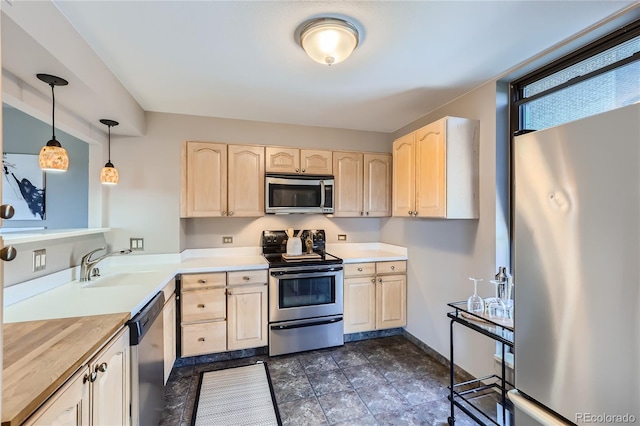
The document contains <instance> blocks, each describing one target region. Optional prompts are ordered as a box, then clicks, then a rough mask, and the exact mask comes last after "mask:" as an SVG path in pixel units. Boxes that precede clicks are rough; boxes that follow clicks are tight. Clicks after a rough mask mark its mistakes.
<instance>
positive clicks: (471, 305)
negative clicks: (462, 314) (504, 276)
mask: <svg viewBox="0 0 640 426" xmlns="http://www.w3.org/2000/svg"><path fill="white" fill-rule="evenodd" d="M469 279H470V280H471V281H473V295H472V296H471V297H469V299H467V310H468V311H469V312H473V313H476V314H482V313H483V312H484V301H483V300H482V298H481V297H480V296H478V281H482V278H480V279H477V278H471V277H469Z"/></svg>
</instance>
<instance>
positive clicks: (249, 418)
mask: <svg viewBox="0 0 640 426" xmlns="http://www.w3.org/2000/svg"><path fill="white" fill-rule="evenodd" d="M191 424H192V425H193V426H211V425H216V426H218V425H220V426H224V425H230V426H231V425H232V426H239V425H246V426H249V425H256V426H257V425H264V426H267V425H274V426H279V425H282V422H281V421H280V414H279V413H278V407H277V405H276V402H275V396H274V394H273V388H272V387H271V379H270V378H269V370H268V369H267V364H265V363H257V364H252V365H246V366H242V367H233V368H227V369H224V370H216V371H205V372H203V373H200V384H199V386H198V395H197V397H196V404H195V408H194V414H193V416H192V421H191Z"/></svg>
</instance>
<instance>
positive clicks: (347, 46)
mask: <svg viewBox="0 0 640 426" xmlns="http://www.w3.org/2000/svg"><path fill="white" fill-rule="evenodd" d="M358 41H359V37H358V30H357V29H356V27H355V26H354V25H353V24H352V23H350V22H348V21H345V20H344V19H338V18H318V19H313V20H311V21H309V22H308V23H307V24H306V25H304V26H303V27H302V30H301V31H300V46H302V48H303V49H304V51H305V52H307V55H309V57H310V58H311V59H313V60H314V61H316V62H318V63H320V64H326V65H329V66H331V65H333V64H337V63H340V62H342V61H344V60H345V59H347V58H348V57H349V55H351V52H353V50H354V49H355V48H356V47H357V46H358Z"/></svg>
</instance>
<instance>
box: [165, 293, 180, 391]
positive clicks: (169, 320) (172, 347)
mask: <svg viewBox="0 0 640 426" xmlns="http://www.w3.org/2000/svg"><path fill="white" fill-rule="evenodd" d="M162 321H163V323H164V328H163V333H164V338H163V343H164V383H165V384H166V383H167V380H169V375H170V374H171V369H172V368H173V363H174V362H175V360H176V328H177V327H176V295H175V294H173V295H172V296H171V297H170V298H169V300H168V301H167V303H165V304H164V309H163V310H162Z"/></svg>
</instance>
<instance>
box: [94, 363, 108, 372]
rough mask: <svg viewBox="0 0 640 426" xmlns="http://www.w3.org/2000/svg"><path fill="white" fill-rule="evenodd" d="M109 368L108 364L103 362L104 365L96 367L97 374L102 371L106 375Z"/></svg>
mask: <svg viewBox="0 0 640 426" xmlns="http://www.w3.org/2000/svg"><path fill="white" fill-rule="evenodd" d="M107 367H108V365H107V363H106V362H103V363H102V364H100V365H98V366H97V367H96V373H97V372H98V371H101V372H103V373H106V371H107Z"/></svg>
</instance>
